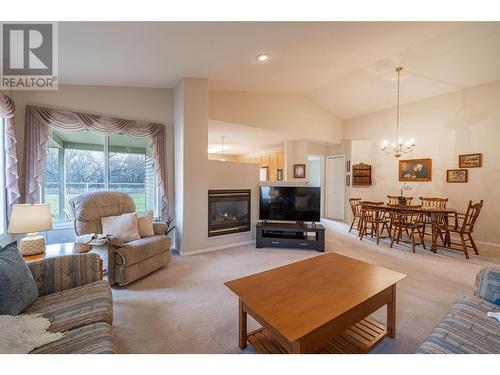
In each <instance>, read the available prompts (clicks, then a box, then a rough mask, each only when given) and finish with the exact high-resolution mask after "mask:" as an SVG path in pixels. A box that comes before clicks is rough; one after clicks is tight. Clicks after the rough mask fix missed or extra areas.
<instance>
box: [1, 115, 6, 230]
mask: <svg viewBox="0 0 500 375" xmlns="http://www.w3.org/2000/svg"><path fill="white" fill-rule="evenodd" d="M4 126H5V120H4V119H3V118H0V150H1V152H0V236H4V235H6V234H7V202H6V200H7V194H6V191H5V143H4V134H5V132H4Z"/></svg>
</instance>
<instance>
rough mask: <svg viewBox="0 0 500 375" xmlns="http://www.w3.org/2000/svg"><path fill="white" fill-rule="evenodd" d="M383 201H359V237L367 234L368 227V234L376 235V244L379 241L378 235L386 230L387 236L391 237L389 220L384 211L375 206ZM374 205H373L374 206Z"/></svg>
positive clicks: (361, 237)
mask: <svg viewBox="0 0 500 375" xmlns="http://www.w3.org/2000/svg"><path fill="white" fill-rule="evenodd" d="M383 204H384V202H369V201H362V202H361V230H360V232H359V239H360V240H362V239H363V236H365V235H366V234H367V231H368V229H370V236H371V237H372V238H373V236H374V235H375V236H376V237H377V245H378V244H379V242H380V235H381V234H382V233H383V232H384V229H386V230H387V233H388V234H389V238H391V231H390V229H389V223H390V220H389V218H388V217H386V216H385V215H384V211H382V210H381V209H380V208H378V207H376V206H381V205H383ZM374 206H375V207H374Z"/></svg>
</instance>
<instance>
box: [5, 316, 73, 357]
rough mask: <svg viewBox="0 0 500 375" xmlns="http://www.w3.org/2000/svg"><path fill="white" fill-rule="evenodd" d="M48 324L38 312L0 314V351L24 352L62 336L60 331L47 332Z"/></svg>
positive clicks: (7, 352) (10, 352)
mask: <svg viewBox="0 0 500 375" xmlns="http://www.w3.org/2000/svg"><path fill="white" fill-rule="evenodd" d="M49 326H50V321H49V320H48V319H47V318H44V317H42V316H41V315H40V314H29V315H23V314H20V315H0V353H1V354H26V353H29V352H31V351H32V350H33V349H36V348H38V347H40V346H42V345H45V344H48V343H51V342H53V341H57V340H59V339H62V338H63V337H64V335H65V334H64V333H61V332H57V333H50V332H47V328H49Z"/></svg>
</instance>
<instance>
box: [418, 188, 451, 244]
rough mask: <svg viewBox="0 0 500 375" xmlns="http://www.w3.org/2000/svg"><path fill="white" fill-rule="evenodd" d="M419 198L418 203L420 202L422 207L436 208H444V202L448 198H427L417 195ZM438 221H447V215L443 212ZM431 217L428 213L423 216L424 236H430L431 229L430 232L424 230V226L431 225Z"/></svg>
mask: <svg viewBox="0 0 500 375" xmlns="http://www.w3.org/2000/svg"><path fill="white" fill-rule="evenodd" d="M418 199H420V203H421V204H422V208H425V209H431V208H436V209H442V208H446V202H448V198H429V197H418ZM438 221H439V222H440V223H447V222H448V216H447V215H446V214H443V215H441V216H440V217H439V219H438ZM431 225H432V222H431V217H430V216H428V215H425V216H424V237H425V236H432V231H431V232H426V227H427V226H429V227H430V226H431Z"/></svg>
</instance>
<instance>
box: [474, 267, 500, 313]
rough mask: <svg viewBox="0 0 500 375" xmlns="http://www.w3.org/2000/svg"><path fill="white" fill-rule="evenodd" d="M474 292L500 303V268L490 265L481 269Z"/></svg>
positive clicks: (497, 303)
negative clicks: (490, 266)
mask: <svg viewBox="0 0 500 375" xmlns="http://www.w3.org/2000/svg"><path fill="white" fill-rule="evenodd" d="M474 294H475V295H476V296H479V297H481V298H484V299H485V300H487V301H490V302H492V303H494V304H496V305H500V269H498V268H489V267H488V268H483V269H482V270H481V271H479V273H478V274H477V277H476V287H475V290H474Z"/></svg>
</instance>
